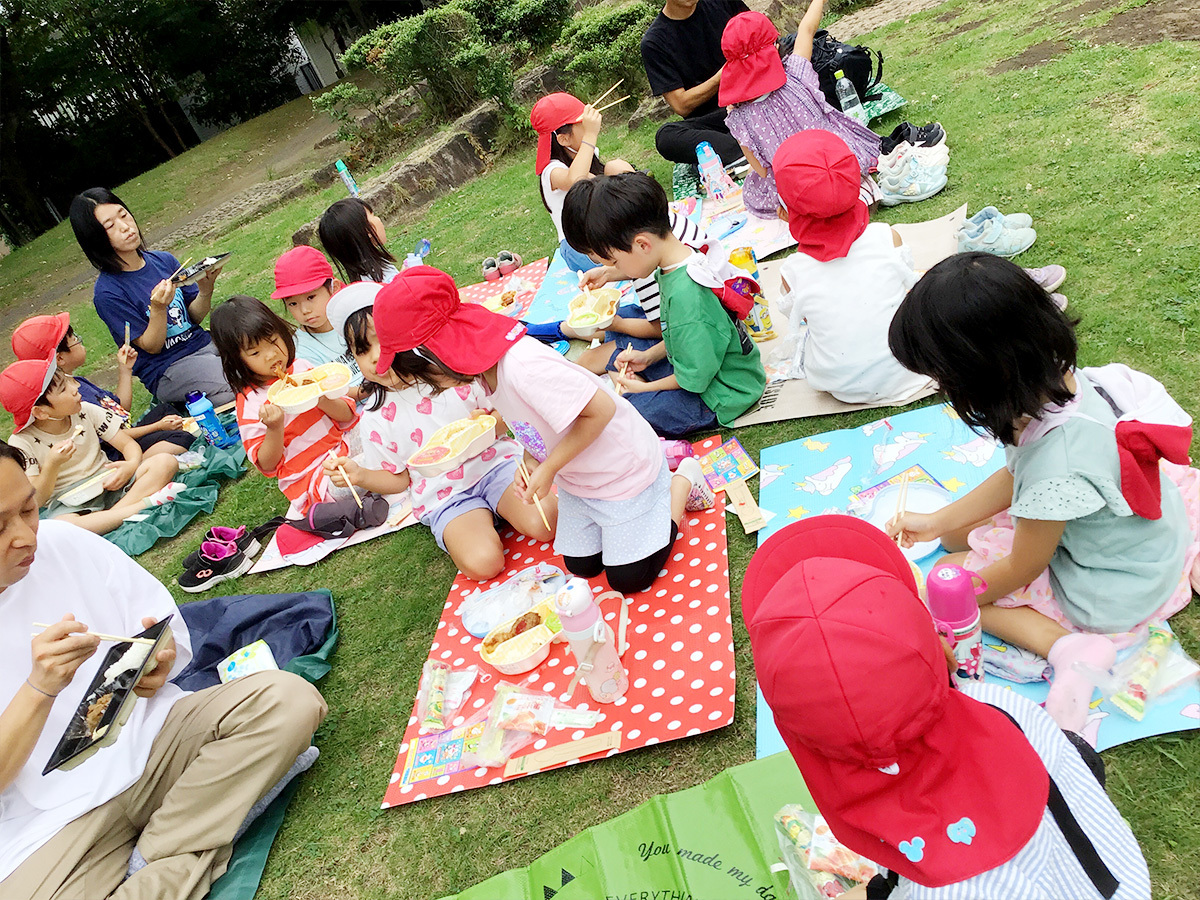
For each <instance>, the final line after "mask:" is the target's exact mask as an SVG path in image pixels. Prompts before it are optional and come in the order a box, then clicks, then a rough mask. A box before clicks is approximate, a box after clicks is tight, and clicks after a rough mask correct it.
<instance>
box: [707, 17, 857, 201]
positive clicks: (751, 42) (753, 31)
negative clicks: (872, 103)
mask: <svg viewBox="0 0 1200 900" xmlns="http://www.w3.org/2000/svg"><path fill="white" fill-rule="evenodd" d="M824 6H825V2H824V0H812V2H811V3H810V4H809V5H808V9H807V11H805V13H804V17H803V18H801V20H800V26H799V28H797V30H796V46H795V49H794V50H793V51H792V53H791V55H790V56H788V57H787V59H785V60H780V58H779V52H778V50H776V47H775V41H776V40H777V39H778V37H779V32H778V31H777V30H776V29H775V26H774V25H772V24H771V20H770V19H768V18H767V17H766V16H764V15H763V14H762V13H758V12H745V13H742V14H741V15H739V16H735V17H734V18H732V19H730V20H729V24H727V25H726V26H725V33H724V34H723V35H722V36H721V50H722V51H723V52H724V54H725V60H726V62H725V68H724V69H723V70H722V74H721V89H720V93H719V94H718V100H719V101H720V103H721V105H722V106H725V107H728V111H727V112H726V115H725V122H726V124H727V125H728V126H729V133H730V134H732V135H733V136H734V137H735V138H737V140H738V143H740V144H741V146H742V152H743V153H745V154H746V161H747V162H748V163H750V168H751V169H753V172H751V174H750V176H749V177H748V178H747V179H746V183H745V184H744V185H743V186H742V187H743V194H742V196H743V197H744V198H745V201H746V208H747V209H749V210H750V211H751V212H753V213H755V214H756V215H759V216H764V217H768V218H773V217H775V216H776V215H778V216H779V217H780V218H781V219H786V218H787V209H786V208H781V207H780V204H779V192H778V191H777V190H776V187H775V175H774V172H773V168H772V159H774V157H775V153H776V151H777V150H778V149H779V147H780V145H781V144H782V143H783V142H784V141H785V140H787V139H788V138H789V137H791V136H792V135H794V134H796V133H797V132H801V131H805V130H807V129H823V130H825V131H829V132H832V133H833V134H836V135H837V136H838V137H840V138H841V139H842V140H843V141H845V142H846V144H847V145H848V146H849V147H850V150H851V152H852V153H853V154H854V157H855V159H856V160H857V161H858V172H859V185H860V187H861V189H862V190H863V191H864V192H865V193H864V196H865V197H866V198H867V200H868V202H873V201H874V199H875V185H874V182H873V181H872V180H871V179H870V178H868V177H867V172H869V171H870V169H871V167H872V166H873V165H875V163H876V161H877V160H878V158H879V135H877V134H875V132H873V131H872V130H871V129H869V128H867V127H866V126H865V125H861V124H859V123H858V122H856V121H854V120H853V119H851V118H850V117H849V116H847V115H845V114H844V113H843V112H842V111H841V110H840V109H834V108H833V107H832V106H830V105H829V101H828V100H826V99H825V95H824V94H823V93H822V92H821V88H820V85H819V83H818V80H817V73H816V70H815V69H813V66H812V62H811V58H812V45H813V35H815V34H816V33H817V29H818V27H820V24H821V11H822V9H823V8H824Z"/></svg>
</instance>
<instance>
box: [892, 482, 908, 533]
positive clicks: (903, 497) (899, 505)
mask: <svg viewBox="0 0 1200 900" xmlns="http://www.w3.org/2000/svg"><path fill="white" fill-rule="evenodd" d="M910 474H911V470H909V469H905V470H904V474H903V475H902V476H900V491H899V493H898V494H897V495H896V514H895V515H894V516H892V522H894V523H895V522H899V521H900V517H901V516H902V515H904V513H905V504H906V503H907V502H908V477H909V475H910ZM901 534H903V532H901V531H897V532H896V537H895V541H896V543H897V544H898V543H900V536H901Z"/></svg>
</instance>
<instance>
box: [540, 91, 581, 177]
mask: <svg viewBox="0 0 1200 900" xmlns="http://www.w3.org/2000/svg"><path fill="white" fill-rule="evenodd" d="M582 115H583V101H582V100H580V99H579V98H578V97H575V96H572V95H571V94H566V93H563V92H562V91H559V92H558V93H555V94H547V95H546V96H545V97H543V98H542V99H541V100H539V101H538V102H537V103H535V104H533V109H531V110H530V111H529V124H530V125H532V126H533V130H534V131H536V132H537V134H538V145H537V159H536V160H535V161H534V164H533V171H534V172H535V173H536V174H538V175H541V174H542V169H544V168H546V165H547V163H549V162H550V142H551V141H552V140H554V132H556V131H558V129H560V128H562V127H563V126H564V125H572V124H574V123H575V122H578V121H579V118H580V116H582Z"/></svg>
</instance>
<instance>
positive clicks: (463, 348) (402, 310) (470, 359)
mask: <svg viewBox="0 0 1200 900" xmlns="http://www.w3.org/2000/svg"><path fill="white" fill-rule="evenodd" d="M374 317H375V334H376V335H377V336H378V338H379V350H380V353H379V363H378V365H377V366H376V372H377V373H378V374H380V375H382V374H383V373H384V372H386V371H387V370H388V369H389V368H390V367H391V365H392V360H394V359H395V358H396V354H397V353H399V352H401V351H403V350H415V349H416V348H417V347H424V348H425V349H427V350H428V351H429V352H430V353H432V354H433V355H434V356H436V357H437V358H438V360H440V361H441V362H442V363H444V364H445V365H446V366H447V367H448V368H450V369H453V370H454V371H455V372H461V373H462V374H464V375H478V374H479V373H480V372H484V371H487V370H488V369H490V368H491V367H492V366H494V365H495V364H496V363H497V362H499V360H500V357H502V356H503V355H504V354H505V353H507V352H508V350H509V348H510V347H512V345H513V344H515V343H516V342H517V341H519V340H520V339H521V338H522V337H524V336H525V326H524V325H522V324H521V323H520V322H518V321H516V320H515V319H511V318H509V317H508V316H502V315H500V314H499V313H494V312H491V311H489V310H486V309H484V308H483V307H482V306H480V305H479V304H478V303H463V302H462V300H461V299H460V298H459V296H458V288H457V287H455V285H454V279H453V278H451V277H450V276H449V275H447V274H446V273H445V272H443V271H441V270H440V269H435V268H433V267H432V266H412V267H410V268H407V269H404V270H403V271H402V272H401V273H400V274H399V275H397V276H396V277H395V278H393V279H392V280H391V281H390V282H389V283H388V284H385V285H384V286H383V287H382V288H381V289H380V291H379V293H378V294H377V295H376V296H375V312H374Z"/></svg>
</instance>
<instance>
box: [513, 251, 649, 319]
mask: <svg viewBox="0 0 1200 900" xmlns="http://www.w3.org/2000/svg"><path fill="white" fill-rule="evenodd" d="M613 287H615V288H617V289H618V290H620V291H621V292H622V294H621V300H620V302H621V303H637V297H636V296H635V295H634V293H633V291H632V284H631V283H630V282H628V281H621V282H617V283H616V284H614V285H613ZM578 294H579V273H578V272H576V271H575V270H574V269H571V268H568V266H567V264H566V262H564V261H563V256H562V251H561V250H555V251H554V258H553V259H552V260H551V261H550V265H549V268H548V269H547V270H546V273H545V276H544V277H543V279H542V281H541V286H540V287H539V288H538V291H537V294H536V295H535V296H533V297H531V298H530V300H529V303H528V305H527V308H526V312H525V314H524V315H523V316H521V318H522V319H524V320H525V321H526V322H533V323H535V324H543V323H545V322H560V321H562V320H563V319H565V318H566V317H567V312H568V305H569V304H570V302H571V301H572V300H573V299H575V297H576V296H577V295H578Z"/></svg>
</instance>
